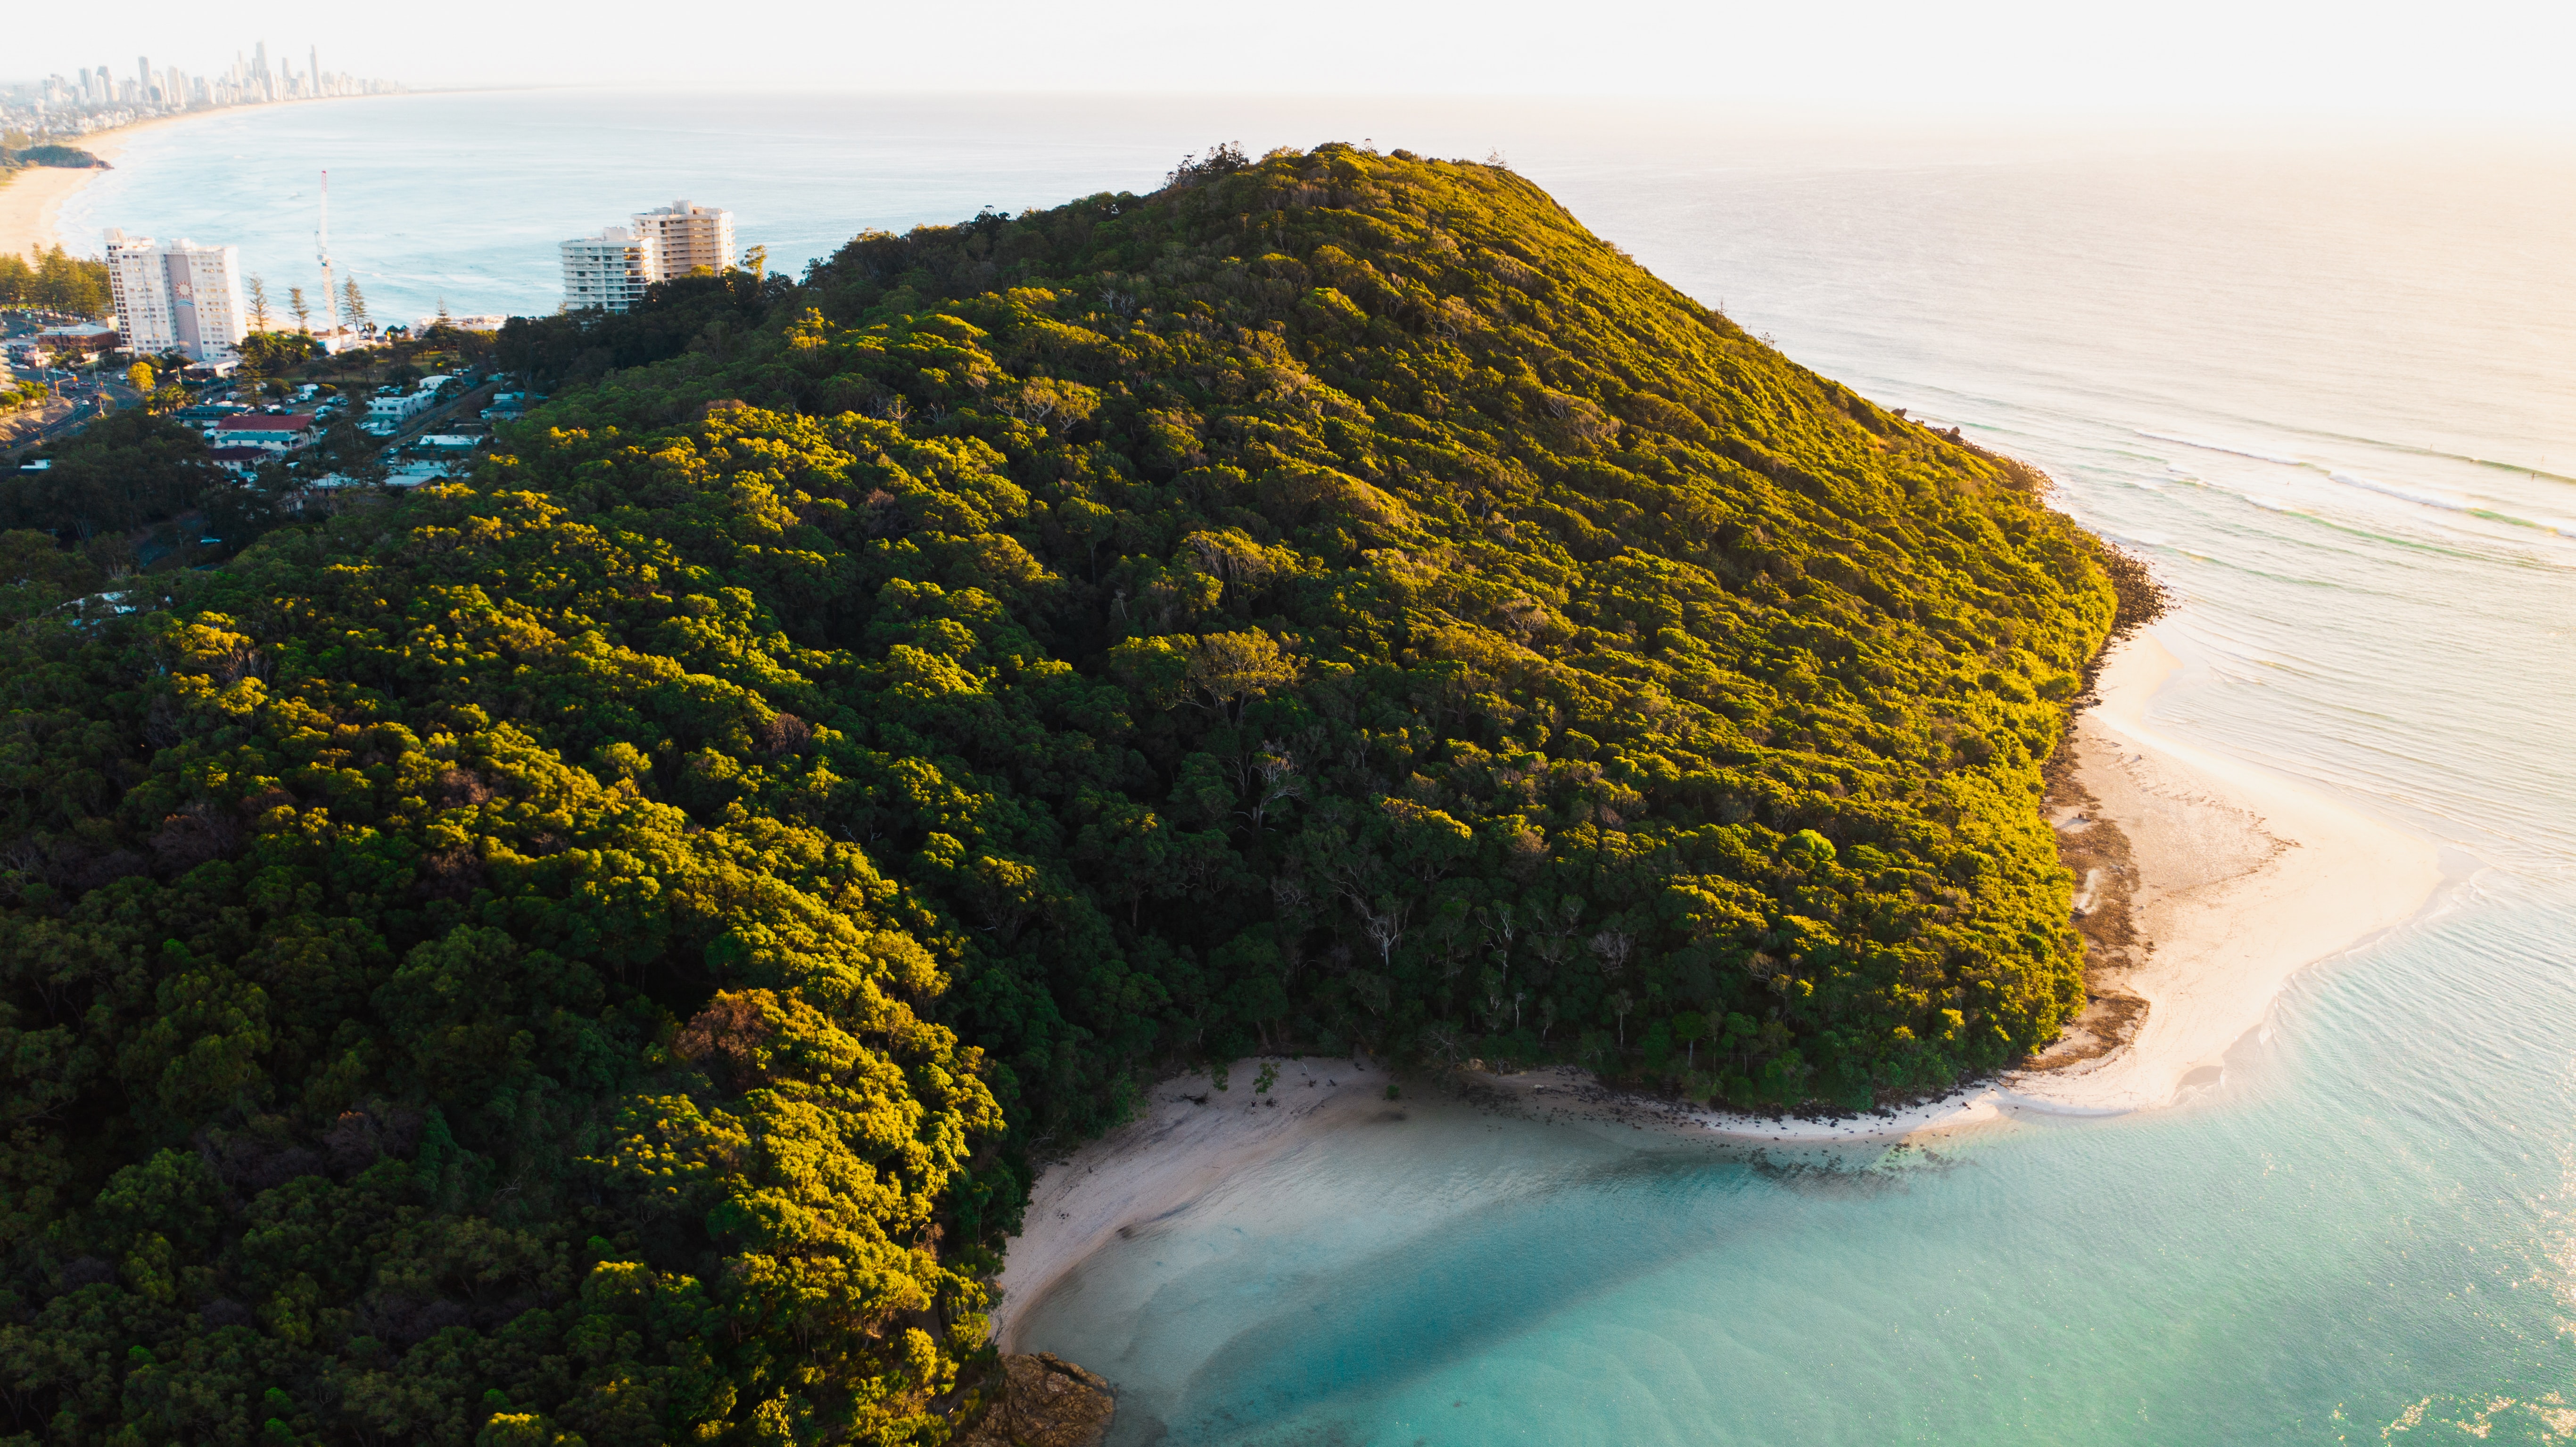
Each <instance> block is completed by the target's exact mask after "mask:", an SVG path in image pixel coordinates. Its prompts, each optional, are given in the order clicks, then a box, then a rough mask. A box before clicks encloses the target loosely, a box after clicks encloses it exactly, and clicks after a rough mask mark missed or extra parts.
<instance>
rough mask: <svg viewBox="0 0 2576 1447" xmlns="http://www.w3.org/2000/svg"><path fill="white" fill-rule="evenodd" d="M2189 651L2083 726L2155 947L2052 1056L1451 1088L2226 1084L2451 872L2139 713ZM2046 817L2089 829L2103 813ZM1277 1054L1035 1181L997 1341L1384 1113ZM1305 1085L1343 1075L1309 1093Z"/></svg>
mask: <svg viewBox="0 0 2576 1447" xmlns="http://www.w3.org/2000/svg"><path fill="white" fill-rule="evenodd" d="M2178 667H2179V665H2178V663H2177V661H2176V660H2175V658H2174V657H2173V655H2172V653H2170V652H2169V651H2167V649H2166V648H2165V647H2164V646H2163V644H2162V643H2161V642H2159V641H2158V640H2157V639H2156V637H2155V636H2154V635H2153V633H2152V632H2150V633H2147V634H2144V635H2141V636H2139V637H2136V638H2133V639H2131V640H2129V641H2128V642H2126V643H2124V644H2122V645H2121V646H2120V647H2119V648H2118V649H2116V650H2115V651H2114V652H2113V653H2112V655H2111V656H2110V657H2109V658H2107V659H2106V660H2105V662H2104V666H2103V669H2102V671H2101V673H2100V676H2099V679H2098V681H2097V685H2096V692H2097V696H2098V699H2099V702H2098V703H2096V704H2095V705H2094V706H2093V707H2091V708H2089V709H2087V710H2086V711H2085V712H2084V713H2083V714H2082V715H2080V716H2079V718H2078V719H2077V722H2076V733H2075V739H2074V768H2073V770H2072V776H2073V779H2074V781H2075V782H2076V783H2077V784H2078V785H2080V793H2081V794H2082V795H2085V796H2089V799H2088V801H2087V803H2086V804H2085V812H2087V813H2090V814H2096V815H2098V816H2100V818H2101V819H2104V820H2107V821H2108V822H2110V823H2112V824H2115V825H2116V826H2117V827H2118V829H2119V831H2120V833H2121V835H2122V836H2124V840H2123V841H2122V842H2121V845H2120V850H2119V853H2118V860H2119V862H2118V863H2117V864H2116V865H2115V866H2110V867H2111V868H2114V869H2116V870H2117V871H2118V872H2120V873H2121V874H2123V875H2124V876H2125V877H2124V878H2121V879H2106V878H2104V877H2102V873H2103V871H2100V870H2092V869H2088V870H2087V871H2085V873H2086V875H2087V876H2088V877H2087V878H2085V879H2083V880H2079V886H2078V893H2079V897H2080V898H2081V899H2082V900H2083V901H2084V902H2085V903H2086V904H2089V905H2093V906H2094V907H2097V908H2098V907H2100V905H2101V902H2102V901H2104V900H2105V899H2106V898H2107V897H2108V896H2111V895H2117V896H2118V903H2120V904H2122V905H2124V906H2125V908H2126V910H2127V912H2128V914H2129V919H2130V923H2131V924H2132V925H2134V927H2135V931H2136V933H2137V935H2138V936H2141V937H2142V943H2140V944H2137V945H2135V946H2132V947H2128V948H2124V949H2118V950H2111V951H2103V950H2101V949H2100V946H2099V941H2098V939H2097V943H2096V950H2097V953H2098V954H2101V955H2103V956H2104V958H2105V959H2106V961H2107V966H2106V969H2105V970H2104V971H2102V972H2097V975H2096V977H2095V978H2094V979H2093V980H2091V981H2089V982H2088V984H2089V986H2090V988H2091V989H2092V991H2093V993H2094V994H2095V995H2096V997H2097V1004H2096V1007H2095V1008H2094V1009H2093V1010H2091V1011H2089V1012H2088V1015H2087V1017H2086V1019H2087V1023H2088V1025H2089V1026H2091V1027H2092V1028H2091V1029H2089V1030H2079V1031H2075V1032H2070V1041H2071V1043H2070V1045H2069V1046H2067V1047H2065V1048H2062V1049H2061V1050H2059V1051H2057V1052H2055V1053H2054V1054H2053V1056H2050V1057H2042V1062H2041V1063H2042V1064H2043V1065H2048V1064H2049V1062H2050V1061H2051V1060H2054V1061H2055V1062H2056V1063H2055V1064H2054V1065H2053V1067H2051V1068H2041V1069H2033V1070H2024V1071H2020V1072H2016V1073H2013V1074H2008V1075H2006V1076H2004V1077H2002V1078H2001V1079H1999V1080H1996V1081H1991V1082H1985V1083H1981V1084H1978V1085H1975V1086H1971V1087H1969V1088H1966V1089H1963V1090H1960V1091H1958V1092H1955V1093H1953V1094H1951V1095H1949V1096H1946V1097H1943V1098H1941V1099H1938V1100H1931V1101H1925V1102H1923V1103H1921V1104H1918V1105H1913V1106H1909V1107H1905V1108H1903V1109H1897V1110H1891V1111H1886V1112H1883V1113H1875V1114H1866V1115H1857V1116H1853V1117H1848V1118H1845V1119H1840V1120H1822V1119H1795V1118H1777V1119H1774V1118H1767V1117H1760V1116H1747V1115H1740V1114H1735V1113H1731V1112H1725V1111H1712V1110H1705V1109H1698V1108H1694V1107H1691V1106H1688V1105H1686V1104H1682V1103H1679V1102H1672V1101H1662V1100H1653V1099H1648V1098H1645V1097H1640V1096H1635V1095H1630V1094H1627V1093H1624V1092H1620V1091H1614V1090H1610V1089H1607V1088H1605V1087H1603V1086H1602V1085H1601V1084H1600V1083H1599V1082H1597V1081H1596V1080H1594V1079H1593V1078H1592V1076H1591V1075H1590V1074H1589V1073H1587V1072H1585V1071H1582V1070H1578V1069H1574V1068H1572V1067H1560V1068H1554V1069H1547V1070H1530V1071H1521V1072H1516V1073H1513V1074H1509V1075H1495V1074H1487V1073H1482V1072H1462V1073H1461V1083H1462V1084H1463V1085H1464V1087H1465V1089H1466V1090H1467V1091H1468V1092H1469V1094H1470V1095H1471V1096H1473V1097H1475V1098H1477V1099H1479V1100H1480V1101H1483V1102H1485V1103H1488V1104H1492V1105H1497V1106H1501V1107H1503V1108H1507V1109H1511V1110H1514V1111H1516V1112H1518V1113H1521V1114H1524V1115H1528V1116H1531V1117H1534V1118H1538V1119H1544V1120H1549V1121H1555V1122H1559V1123H1563V1124H1571V1125H1578V1126H1586V1127H1589V1128H1592V1129H1596V1130H1602V1131H1609V1132H1618V1133H1621V1134H1622V1135H1626V1134H1628V1133H1631V1132H1635V1131H1640V1130H1647V1131H1656V1132H1669V1133H1676V1134H1681V1135H1685V1136H1691V1137H1698V1138H1702V1139H1708V1138H1715V1139H1719V1140H1723V1141H1728V1142H1741V1143H1746V1144H1755V1145H1786V1146H1828V1145H1833V1144H1837V1143H1845V1142H1866V1141H1889V1140H1900V1139H1906V1138H1909V1137H1917V1136H1924V1135H1929V1134H1938V1133H1948V1132H1956V1131H1962V1130H1973V1129H1980V1128H2007V1127H2009V1126H2010V1125H2011V1124H2012V1122H2013V1121H2014V1120H2015V1119H2016V1118H2019V1117H2024V1116H2028V1115H2034V1114H2043V1115H2057V1116H2111V1115H2122V1114H2128V1113H2131V1112H2135V1111H2140V1110H2151V1109H2156V1108H2159V1107H2163V1106H2167V1105H2171V1104H2173V1103H2175V1102H2176V1101H2178V1100H2180V1099H2183V1098H2185V1097H2187V1096H2190V1095H2194V1094H2198V1093H2200V1092H2201V1091H2203V1090H2205V1089H2207V1088H2209V1087H2214V1086H2217V1085H2220V1084H2222V1083H2223V1080H2224V1071H2225V1066H2224V1060H2225V1057H2226V1055H2227V1053H2228V1051H2229V1050H2230V1049H2231V1048H2232V1047H2234V1046H2235V1045H2236V1044H2238V1043H2239V1042H2240V1041H2242V1040H2244V1039H2245V1038H2246V1037H2247V1036H2248V1035H2250V1034H2253V1033H2254V1032H2256V1031H2258V1030H2260V1029H2262V1028H2263V1027H2264V1025H2265V1023H2266V1020H2267V1018H2268V1017H2269V1015H2270V1013H2271V1010H2272V1007H2273V1005H2274V1003H2275V1002H2276V1001H2277V1000H2278V999H2279V998H2280V994H2281V991H2282V990H2283V989H2284V988H2285V987H2286V986H2287V985H2288V984H2289V982H2290V980H2291V978H2292V977H2293V976H2295V975H2297V974H2298V973H2299V971H2301V970H2302V969H2305V968H2307V967H2308V966H2309V965H2311V964H2314V963H2316V962H2318V961H2320V960H2324V959H2327V958H2330V957H2332V956H2334V955H2337V954H2340V953H2342V952H2344V951H2346V950H2349V949H2351V948H2352V947H2354V946H2356V945H2358V944H2361V943H2363V942H2364V941H2366V940H2368V939H2369V938H2370V937H2371V936H2373V935H2375V934H2378V933H2380V932H2382V931H2384V930H2387V929H2389V928H2392V927H2394V926H2396V925H2399V924H2402V923H2404V922H2405V921H2406V920H2407V919H2409V918H2411V917H2412V916H2413V915H2414V914H2416V913H2417V912H2418V911H2419V910H2420V909H2421V908H2422V907H2423V905H2424V903H2425V902H2426V901H2427V900H2428V899H2429V898H2431V896H2432V894H2433V891H2434V890H2435V889H2436V888H2437V887H2438V886H2439V885H2440V884H2441V882H2442V871H2441V868H2440V865H2439V862H2438V856H2437V846H2435V845H2434V844H2433V843H2432V842H2431V841H2429V840H2425V839H2422V838H2420V837H2417V836H2415V835H2412V834H2408V833H2406V832H2404V831H2402V830H2399V829H2396V828H2393V827H2391V826H2390V825H2388V824H2385V823H2383V822H2381V821H2379V820H2377V819H2374V818H2372V817H2371V816H2369V815H2368V814H2366V813H2364V812H2362V811H2361V810H2359V809H2357V808H2354V807H2353V806H2351V805H2348V804H2345V803H2342V802H2340V801H2338V800H2336V799H2334V798H2332V797H2330V796H2328V795H2327V794H2325V793H2324V792H2322V791H2321V790H2318V789H2316V788H2313V787H2310V786H2308V785H2305V784H2301V783H2298V782H2295V781H2293V780H2290V779H2287V778H2284V777H2282V776H2280V775H2277V774H2274V773H2271V772H2269V771H2268V770H2265V769H2261V768H2258V767H2256V766H2254V765H2252V764H2248V763H2244V762H2242V761H2240V760H2236V759H2231V758H2227V757H2224V756H2222V755H2219V754H2215V753H2212V752H2209V751H2207V750H2203V749H2199V748H2195V747H2193V746H2191V745H2189V744H2185V743H2182V742H2180V741H2179V740H2175V739H2172V738H2168V737H2166V736H2164V735H2161V734H2159V733H2157V732H2156V731H2155V730H2154V729H2153V728H2151V727H2149V726H2148V724H2147V723H2146V708H2147V704H2148V701H2149V700H2150V699H2152V698H2153V697H2154V696H2155V693H2156V691H2157V690H2158V689H2159V688H2161V687H2162V686H2163V685H2164V683H2165V681H2166V680H2167V679H2169V678H2170V677H2171V676H2172V675H2173V673H2174V672H2175V671H2176V669H2177V668H2178ZM2061 812H2067V811H2061ZM2057 822H2058V825H2059V827H2060V828H2061V829H2069V830H2081V829H2083V828H2085V827H2086V826H2087V825H2089V824H2091V823H2093V822H2096V821H2095V820H2093V819H2089V818H2084V817H2071V818H2060V819H2059V820H2058V821H2057ZM2106 1020H2107V1021H2108V1022H2109V1023H2108V1024H2105V1021H2106ZM1279 1064H1280V1068H1281V1071H1282V1078H1281V1081H1280V1084H1279V1086H1278V1087H1276V1093H1277V1094H1278V1095H1279V1096H1280V1098H1281V1100H1282V1104H1281V1105H1280V1106H1279V1107H1277V1108H1272V1107H1268V1106H1265V1105H1259V1104H1254V1103H1252V1102H1253V1101H1254V1099H1255V1097H1254V1096H1253V1095H1252V1092H1251V1079H1252V1071H1253V1070H1255V1069H1257V1068H1258V1064H1257V1062H1256V1063H1255V1064H1254V1065H1253V1066H1249V1067H1246V1066H1238V1067H1237V1068H1236V1070H1235V1071H1234V1074H1233V1086H1234V1088H1233V1089H1232V1090H1231V1091H1228V1092H1224V1093H1217V1092H1213V1091H1211V1090H1210V1089H1209V1086H1208V1081H1207V1078H1206V1077H1205V1076H1196V1077H1187V1078H1183V1079H1178V1080H1173V1081H1167V1082H1165V1083H1164V1084H1163V1085H1162V1086H1160V1087H1158V1088H1157V1089H1156V1090H1155V1091H1154V1092H1153V1095H1152V1097H1151V1102H1152V1103H1151V1106H1150V1108H1149V1111H1148V1113H1147V1115H1146V1116H1145V1117H1144V1118H1143V1119H1141V1120H1139V1121H1138V1122H1136V1123H1135V1124H1133V1125H1130V1126H1128V1127H1126V1128H1125V1129H1122V1130H1120V1131H1118V1132H1116V1133H1114V1134H1112V1135H1110V1136H1107V1137H1105V1138H1103V1139H1101V1140H1099V1141H1095V1142H1093V1143H1092V1144H1090V1145H1088V1146H1086V1147H1084V1148H1083V1149H1082V1150H1080V1151H1078V1152H1076V1153H1075V1154H1074V1155H1073V1156H1072V1157H1070V1158H1069V1159H1067V1160H1064V1161H1061V1162H1057V1163H1055V1164H1053V1165H1050V1166H1048V1167H1047V1168H1046V1169H1045V1170H1044V1171H1043V1172H1042V1173H1041V1174H1040V1176H1039V1178H1038V1184H1037V1188H1036V1192H1035V1197H1034V1199H1033V1200H1032V1202H1031V1204H1030V1207H1029V1212H1028V1215H1027V1217H1026V1220H1025V1228H1026V1229H1025V1231H1024V1233H1023V1234H1022V1235H1021V1236H1020V1237H1018V1238H1016V1239H1014V1240H1013V1241H1012V1242H1011V1244H1010V1249H1009V1254H1008V1256H1007V1258H1006V1259H1007V1262H1008V1264H1007V1266H1006V1267H1005V1268H1004V1270H1003V1272H1002V1275H1001V1277H1000V1280H999V1283H998V1284H999V1285H1000V1287H1001V1300H1000V1305H999V1306H998V1307H997V1309H996V1310H995V1312H994V1325H995V1331H996V1335H997V1339H998V1340H999V1341H1000V1342H1001V1343H1002V1345H1003V1347H1004V1349H1005V1350H1011V1349H1014V1347H1015V1343H1014V1340H1013V1332H1014V1330H1015V1323H1016V1322H1017V1321H1018V1320H1019V1319H1020V1317H1021V1315H1022V1314H1024V1313H1025V1310H1026V1308H1027V1306H1028V1304H1029V1303H1031V1302H1034V1301H1036V1300H1038V1299H1039V1298H1040V1297H1041V1296H1043V1295H1044V1294H1045V1293H1046V1291H1047V1290H1048V1289H1049V1288H1050V1287H1052V1286H1054V1285H1055V1284H1056V1283H1057V1282H1058V1281H1060V1280H1061V1279H1063V1277H1064V1275H1065V1273H1066V1272H1068V1271H1070V1270H1071V1269H1072V1268H1073V1267H1074V1266H1075V1265H1076V1264H1077V1263H1079V1262H1080V1261H1081V1260H1082V1259H1083V1258H1084V1257H1086V1256H1089V1255H1090V1254H1091V1253H1092V1252H1094V1251H1096V1250H1098V1249H1099V1248H1100V1247H1101V1246H1102V1245H1103V1244H1105V1243H1106V1242H1108V1241H1109V1240H1110V1239H1112V1238H1113V1237H1114V1236H1115V1235H1117V1234H1118V1232H1119V1231H1120V1229H1121V1228H1122V1227H1132V1226H1137V1225H1141V1224H1143V1223H1145V1222H1149V1221H1155V1220H1160V1219H1163V1218H1165V1217H1168V1216H1171V1215H1174V1214H1177V1213H1179V1212H1181V1211H1184V1210H1187V1209H1189V1208H1190V1207H1191V1206H1192V1205H1193V1204H1194V1203H1196V1202H1197V1201H1198V1200H1199V1199H1200V1198H1201V1197H1203V1196H1205V1195H1206V1194H1207V1193H1208V1192H1209V1190H1210V1189H1212V1188H1213V1187H1215V1186H1216V1185H1218V1184H1219V1183H1220V1182H1222V1181H1224V1180H1225V1179H1226V1178H1227V1177H1228V1176H1229V1175H1231V1174H1232V1173H1234V1172H1236V1171H1239V1170H1242V1169H1244V1168H1246V1167H1247V1166H1250V1165H1252V1164H1254V1163H1257V1162H1262V1161H1267V1160H1271V1159H1274V1158H1277V1157H1280V1156H1284V1155H1286V1154H1288V1153H1290V1152H1292V1151H1297V1150H1305V1149H1329V1148H1330V1137H1331V1136H1332V1134H1333V1133H1334V1132H1336V1131H1338V1130H1341V1129H1345V1128H1348V1127H1350V1126H1354V1125H1358V1124H1362V1123H1365V1122H1367V1121H1369V1120H1370V1119H1371V1118H1372V1117H1373V1116H1374V1114H1375V1113H1376V1111H1377V1110H1378V1109H1379V1108H1381V1107H1382V1105H1383V1101H1384V1091H1385V1086H1386V1081H1387V1076H1386V1075H1385V1074H1384V1073H1383V1072H1381V1071H1379V1070H1377V1069H1375V1068H1367V1069H1362V1068H1358V1067H1352V1066H1351V1065H1350V1062H1347V1061H1341V1060H1331V1061H1323V1062H1317V1061H1295V1060H1289V1061H1281V1062H1279ZM1310 1078H1312V1079H1314V1080H1316V1081H1318V1082H1320V1081H1321V1080H1323V1079H1327V1078H1329V1079H1332V1080H1334V1081H1336V1082H1337V1083H1338V1084H1337V1087H1334V1088H1326V1087H1323V1086H1321V1085H1320V1083H1319V1084H1318V1085H1316V1086H1314V1087H1309V1086H1308V1085H1307V1084H1306V1082H1307V1081H1308V1079H1310ZM1202 1096H1204V1097H1205V1098H1206V1100H1207V1103H1206V1104H1200V1103H1198V1097H1202Z"/></svg>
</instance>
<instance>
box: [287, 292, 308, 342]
mask: <svg viewBox="0 0 2576 1447" xmlns="http://www.w3.org/2000/svg"><path fill="white" fill-rule="evenodd" d="M286 309H287V310H288V311H290V312H292V313H294V314H295V329H296V330H297V331H299V332H305V333H310V332H311V331H312V330H313V327H312V321H313V308H312V307H310V306H308V305H306V303H305V300H304V288H302V287H300V286H290V287H288V288H287V289H286Z"/></svg>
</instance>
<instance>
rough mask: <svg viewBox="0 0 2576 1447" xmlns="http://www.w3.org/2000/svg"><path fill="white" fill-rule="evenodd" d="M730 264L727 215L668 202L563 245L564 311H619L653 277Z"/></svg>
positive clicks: (688, 273)
mask: <svg viewBox="0 0 2576 1447" xmlns="http://www.w3.org/2000/svg"><path fill="white" fill-rule="evenodd" d="M733 264H734V246H733V213H732V212H730V211H725V210H720V209H718V208H716V207H713V206H699V205H695V204H692V203H691V202H688V201H685V200H682V201H674V202H672V203H671V204H670V205H668V206H665V207H663V208H661V209H660V210H658V211H638V212H636V213H635V214H634V215H633V216H632V217H630V218H628V222H627V224H626V225H624V226H608V227H602V228H601V229H600V232H599V234H598V235H596V236H576V237H574V238H573V239H572V240H570V241H567V242H565V243H563V278H564V310H566V311H582V310H586V309H589V308H597V309H598V310H601V311H612V312H622V311H625V310H626V309H627V308H629V307H631V306H633V305H635V304H636V303H637V302H639V301H642V300H643V299H644V288H646V287H648V286H651V285H652V284H653V283H655V282H657V281H670V280H672V279H674V278H676V277H683V276H692V275H695V274H696V273H697V272H698V271H700V270H702V269H703V270H706V271H709V272H715V273H722V272H724V271H725V270H726V269H727V268H729V267H731V266H732V265H733Z"/></svg>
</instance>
